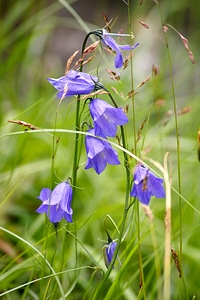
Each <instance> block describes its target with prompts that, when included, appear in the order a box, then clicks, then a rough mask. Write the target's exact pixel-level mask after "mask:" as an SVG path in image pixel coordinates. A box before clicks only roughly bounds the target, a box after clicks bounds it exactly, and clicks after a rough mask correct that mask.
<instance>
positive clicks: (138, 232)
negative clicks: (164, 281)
mask: <svg viewBox="0 0 200 300" xmlns="http://www.w3.org/2000/svg"><path fill="white" fill-rule="evenodd" d="M130 4H131V0H128V24H129V32H131V31H132V18H131V16H132V12H131V6H130ZM130 63H131V69H130V72H131V90H132V91H134V74H133V70H134V68H133V59H132V56H131V59H130ZM131 101H132V119H133V149H134V153H135V155H137V132H136V113H135V95H134V93H132V96H131ZM136 218H137V237H138V241H140V239H141V234H140V210H139V205H138V203H137V205H136ZM138 259H139V273H140V283H139V287H140V288H142V289H143V296H144V299H146V295H145V288H144V274H143V266H142V252H141V245H140V243H139V244H138Z"/></svg>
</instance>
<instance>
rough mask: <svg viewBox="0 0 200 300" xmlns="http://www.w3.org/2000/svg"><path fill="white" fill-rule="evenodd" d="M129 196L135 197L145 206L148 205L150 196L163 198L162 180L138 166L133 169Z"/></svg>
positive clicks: (143, 167)
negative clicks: (132, 182) (132, 180)
mask: <svg viewBox="0 0 200 300" xmlns="http://www.w3.org/2000/svg"><path fill="white" fill-rule="evenodd" d="M130 195H131V196H132V197H137V198H138V200H139V201H140V202H141V203H143V204H145V205H148V204H149V201H150V198H151V196H155V197H156V198H164V197H165V190H164V187H163V179H162V178H159V177H157V176H155V175H154V174H153V173H152V172H151V171H150V170H149V169H147V168H146V167H145V166H143V165H141V164H139V165H137V166H136V169H135V173H134V185H133V188H132V190H131V193H130Z"/></svg>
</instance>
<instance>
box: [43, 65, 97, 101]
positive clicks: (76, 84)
mask: <svg viewBox="0 0 200 300" xmlns="http://www.w3.org/2000/svg"><path fill="white" fill-rule="evenodd" d="M47 80H48V81H49V82H50V83H51V84H52V85H53V86H54V87H55V88H56V89H57V90H58V91H59V92H58V93H57V97H58V98H59V99H64V98H65V97H67V96H74V95H81V94H89V93H91V92H92V91H93V90H94V89H95V86H96V83H97V82H98V78H97V77H95V76H92V75H90V74H87V73H83V72H77V71H74V70H70V71H69V72H68V73H67V74H66V75H65V76H62V77H60V78H58V79H54V78H47Z"/></svg>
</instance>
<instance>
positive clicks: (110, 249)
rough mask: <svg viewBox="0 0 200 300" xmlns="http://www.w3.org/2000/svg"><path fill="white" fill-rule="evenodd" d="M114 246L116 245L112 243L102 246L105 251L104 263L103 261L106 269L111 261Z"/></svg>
mask: <svg viewBox="0 0 200 300" xmlns="http://www.w3.org/2000/svg"><path fill="white" fill-rule="evenodd" d="M116 246H117V243H116V242H114V241H111V242H110V243H108V244H107V245H105V246H104V249H105V253H104V261H105V265H106V267H107V268H108V267H109V264H110V263H111V261H112V258H113V255H114V252H115V248H116Z"/></svg>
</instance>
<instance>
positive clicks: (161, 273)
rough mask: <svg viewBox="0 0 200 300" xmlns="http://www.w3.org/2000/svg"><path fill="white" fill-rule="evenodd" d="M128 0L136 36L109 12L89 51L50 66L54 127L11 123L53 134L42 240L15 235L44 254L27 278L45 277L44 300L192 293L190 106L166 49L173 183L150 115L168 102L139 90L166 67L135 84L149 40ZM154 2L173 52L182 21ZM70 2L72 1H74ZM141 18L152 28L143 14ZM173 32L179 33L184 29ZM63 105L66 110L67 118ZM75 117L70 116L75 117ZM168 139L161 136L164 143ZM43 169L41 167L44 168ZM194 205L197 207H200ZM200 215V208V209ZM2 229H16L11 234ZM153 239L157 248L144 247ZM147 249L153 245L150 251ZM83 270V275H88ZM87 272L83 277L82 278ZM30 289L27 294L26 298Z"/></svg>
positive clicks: (40, 201) (38, 206) (39, 215)
mask: <svg viewBox="0 0 200 300" xmlns="http://www.w3.org/2000/svg"><path fill="white" fill-rule="evenodd" d="M59 2H60V3H62V1H59ZM64 3H65V1H64ZM123 3H124V5H127V6H128V16H129V18H128V20H129V30H128V31H129V32H128V33H122V30H121V25H120V26H119V27H120V28H119V32H111V28H110V23H109V22H108V20H107V19H106V17H105V16H104V20H105V23H106V25H105V28H99V29H96V30H91V31H89V30H88V32H87V34H86V36H85V39H84V40H83V42H81V43H80V48H81V49H82V51H81V53H79V51H78V50H77V51H76V52H74V53H73V54H71V56H70V57H69V58H68V60H67V63H66V65H63V71H62V73H61V74H60V75H59V76H58V78H54V77H56V75H55V74H54V71H52V70H51V71H50V73H51V74H48V75H47V76H46V77H47V80H46V88H47V89H48V84H49V83H50V85H52V87H53V88H54V89H55V90H53V88H52V87H50V88H49V89H50V91H51V92H52V97H53V98H54V100H55V102H54V103H55V105H57V110H56V112H55V116H54V119H53V118H52V120H51V119H50V118H49V120H48V121H49V122H50V124H52V128H50V129H45V128H39V127H37V124H36V125H33V124H31V123H29V122H25V121H21V120H9V122H10V123H14V124H18V125H21V126H23V127H25V128H26V129H27V130H26V131H25V132H26V133H27V134H29V133H32V134H46V133H47V134H48V138H49V137H50V138H52V140H53V142H52V149H51V151H52V156H51V165H49V161H48V172H46V170H45V181H46V182H45V185H43V184H42V183H41V186H40V187H34V193H35V191H36V190H37V192H36V193H35V194H34V195H33V197H32V199H33V200H32V201H33V203H34V205H35V210H34V211H33V214H34V218H35V219H37V220H38V221H37V222H34V226H35V225H37V226H36V228H41V227H42V228H43V230H42V231H41V232H40V240H39V242H38V243H35V244H34V245H33V244H31V243H29V242H27V241H25V239H24V240H23V239H21V238H20V236H17V235H14V234H11V235H12V236H13V238H14V237H16V236H17V238H18V239H19V240H20V241H22V242H23V243H24V244H25V245H26V247H27V246H28V247H27V248H28V250H27V251H26V250H25V252H24V253H23V255H26V254H27V252H28V251H29V252H31V251H32V252H36V254H37V255H36V257H34V258H33V262H34V263H33V265H34V264H36V263H37V266H38V267H37V268H38V269H39V267H41V270H42V271H41V274H40V278H37V276H36V274H35V273H34V272H33V274H32V275H30V274H29V275H30V276H31V279H30V281H29V282H28V283H27V285H29V284H30V285H31V284H35V283H36V282H37V280H39V281H41V284H40V289H38V290H37V293H38V294H40V296H38V299H39V298H41V299H44V298H45V299H46V298H47V299H66V298H67V297H68V296H72V298H74V299H75V298H77V299H91V300H97V299H98V300H99V299H106V300H110V299H114V298H115V297H117V298H119V299H128V298H129V297H130V298H131V299H136V298H137V299H145V300H146V299H165V300H170V297H171V295H173V296H174V295H175V297H177V298H182V297H181V296H182V294H184V296H185V295H186V297H185V298H183V299H189V298H187V296H188V295H187V289H186V285H185V281H183V280H184V279H183V278H184V272H183V271H184V270H183V269H184V267H183V261H182V254H183V248H182V245H183V239H182V200H183V199H185V198H184V197H183V195H182V191H181V170H180V157H181V156H180V143H179V136H180V134H179V126H178V121H177V116H179V115H181V114H182V113H180V112H178V111H177V107H176V98H175V93H174V82H173V70H172V68H171V61H170V53H169V52H168V57H169V66H170V78H171V88H172V94H173V97H172V98H173V112H172V113H171V114H170V113H169V112H168V114H166V115H165V118H164V121H163V120H162V122H163V124H164V125H163V127H164V126H165V125H166V124H167V122H168V121H169V118H172V116H173V117H174V123H175V132H176V134H175V136H176V139H175V141H176V151H177V157H176V159H174V161H176V160H177V161H178V172H177V178H178V188H174V187H173V186H172V182H173V180H172V179H173V176H172V173H173V172H172V170H173V167H172V165H171V162H172V161H173V160H172V159H171V154H169V153H168V152H167V153H164V152H163V151H160V152H159V153H161V154H160V157H159V158H158V155H157V150H158V147H159V146H158V145H157V143H153V141H154V135H157V132H156V130H157V127H156V126H155V128H156V129H155V128H154V127H153V130H152V131H153V133H152V131H149V132H148V128H150V126H151V125H150V124H151V121H152V120H151V117H152V115H153V117H154V116H155V115H154V114H153V113H154V107H155V106H156V105H157V106H159V107H162V103H163V102H162V101H163V100H162V99H159V103H158V101H157V102H155V103H153V104H151V107H150V106H149V104H148V105H147V104H146V99H144V100H143V101H144V102H143V103H141V102H139V101H138V102H137V101H136V100H137V97H136V95H137V94H139V93H140V92H141V89H140V88H141V87H143V86H144V85H145V84H146V83H147V82H148V81H149V80H150V79H152V81H153V80H154V81H153V83H152V85H153V86H154V84H155V86H156V83H155V82H156V79H157V78H156V77H157V76H158V73H159V72H158V68H157V67H156V66H155V65H153V67H152V75H150V76H148V77H146V79H143V80H142V81H141V82H140V83H139V84H138V85H137V86H136V84H135V81H134V79H135V77H136V81H137V80H138V78H139V77H140V75H141V74H139V76H138V77H137V70H138V69H140V66H139V65H138V66H137V67H136V68H135V69H134V64H133V62H134V58H135V57H136V58H139V60H140V59H141V56H142V54H141V53H143V54H144V51H145V50H144V48H145V43H144V41H143V42H141V41H140V39H139V37H138V35H137V31H136V32H134V35H133V33H132V30H133V28H132V25H131V22H130V20H131V9H130V5H129V1H123ZM142 3H143V1H140V4H142ZM155 3H156V5H157V6H158V8H159V10H160V17H161V21H162V24H163V36H162V37H160V40H161V41H162V42H163V41H164V42H165V44H166V48H167V51H169V48H168V40H167V34H166V33H167V30H168V29H169V28H171V29H174V28H173V26H170V25H169V24H164V19H163V16H162V11H161V8H160V5H159V1H158V2H157V1H155ZM67 5H68V4H67V3H65V6H66V7H68V6H67ZM70 11H71V10H70ZM79 21H80V20H79ZM117 23H118V22H116V24H117ZM139 24H140V25H142V26H143V27H144V28H145V29H147V30H149V29H150V27H149V26H148V25H147V24H146V23H144V22H142V21H139ZM111 25H112V22H111ZM175 32H176V33H177V31H176V30H175ZM178 36H179V37H180V38H181V39H182V41H183V44H184V47H185V49H186V51H187V53H188V55H189V58H190V59H191V61H192V62H194V57H193V54H192V52H191V50H190V48H189V44H188V41H187V39H185V38H184V37H183V36H182V35H181V34H180V33H178ZM140 38H141V36H140ZM133 41H134V42H133ZM69 43H70V40H69ZM104 50H105V51H104ZM103 56H104V57H105V56H106V59H107V58H108V57H109V59H107V61H108V62H107V64H106V63H105V64H104V63H102V61H103V60H102V57H103ZM99 62H101V63H99ZM108 67H109V68H110V69H108ZM125 69H126V70H125ZM133 70H134V72H133ZM105 72H106V74H109V75H112V77H111V78H109V79H108V78H107V77H106V76H107V75H106V76H104V74H105ZM52 73H53V74H52ZM127 74H128V76H127ZM135 74H136V75H135ZM48 76H50V77H48ZM51 76H52V77H51ZM110 79H111V80H110ZM44 80H45V79H44ZM50 85H49V86H50ZM155 90H156V88H155V89H154V92H155V93H157V91H155ZM54 91H55V92H56V93H57V95H56V96H55V93H54ZM156 97H157V96H156ZM56 100H57V102H56ZM140 106H141V108H142V110H143V111H144V115H145V117H144V118H141V114H140V112H139V111H140ZM63 107H64V108H63ZM138 107H139V109H138ZM62 108H63V111H64V113H66V115H65V116H64V117H62V118H61V117H60V116H61V114H60V112H61V111H62ZM137 109H138V110H137ZM47 111H48V109H47ZM63 111H62V112H63ZM152 112H153V113H152ZM184 113H185V112H184ZM59 114H60V115H59ZM156 117H159V115H158V116H157V115H156ZM60 119H62V124H64V126H65V124H67V125H66V126H67V128H65V127H64V128H60V123H59V122H60ZM68 119H70V122H67V121H68ZM152 119H153V118H152ZM71 120H72V121H73V125H72V124H71ZM153 121H154V120H153ZM153 121H152V122H153ZM68 126H69V127H68ZM148 126H149V127H148ZM61 137H62V141H63V140H64V139H67V138H68V137H70V142H67V147H64V146H63V144H62V145H61V146H60V144H61V143H60V140H61ZM71 139H73V142H72V141H71ZM149 140H151V142H149ZM160 140H161V137H160V136H159V142H160ZM173 141H174V140H173ZM161 142H162V141H161ZM49 144H50V143H49ZM155 144H156V145H155ZM59 147H60V148H59ZM41 155H43V153H42V151H41ZM173 158H174V157H173ZM66 160H67V162H66ZM39 167H41V169H42V168H43V166H42V165H41V166H39ZM92 169H93V170H92ZM42 170H43V169H42ZM46 173H48V174H46ZM63 173H64V174H63ZM66 178H67V180H66ZM43 180H44V178H43ZM102 182H103V183H104V184H102ZM172 191H173V193H174V194H176V195H175V196H177V197H178V200H179V221H180V232H179V249H178V250H176V249H174V248H172V246H171V245H172V242H173V239H176V237H177V235H178V234H177V233H175V234H174V236H172V228H171V219H172V212H171V211H172V206H173V205H174V203H173V201H172ZM37 195H38V196H37ZM174 198H175V197H174ZM97 199H98V200H97ZM99 199H100V200H99ZM151 199H152V200H151ZM91 203H92V204H91ZM188 205H190V204H188ZM164 206H165V207H166V208H165V209H164ZM190 207H191V208H192V209H193V210H194V211H195V209H196V208H195V207H193V206H192V205H190ZM197 211H198V210H197ZM198 213H199V214H200V212H199V211H198ZM96 214H97V216H96ZM156 214H162V219H163V220H162V221H163V226H162V228H161V226H159V232H158V225H157V222H154V215H156ZM108 216H109V220H110V221H111V224H107V225H108V226H106V230H105V231H106V235H107V238H108V239H107V242H105V232H104V230H102V228H101V227H102V223H103V220H104V219H105V218H108ZM34 226H33V229H32V232H33V233H32V235H33V236H34V228H35V227H34ZM107 227H109V230H108V229H107ZM110 227H111V228H110ZM4 231H5V232H6V233H7V234H10V232H9V231H6V230H4ZM108 231H109V232H110V231H112V236H113V237H114V238H115V239H112V238H111V236H110V235H109V234H108ZM160 232H162V233H160ZM157 233H159V234H157ZM163 237H164V238H163ZM150 238H151V244H150V247H146V245H147V243H149V239H150ZM175 245H176V246H177V243H175ZM39 247H40V248H39ZM145 248H148V255H146V253H147V251H146V249H145ZM177 248H178V247H177ZM30 249H31V251H30ZM101 249H103V254H102V251H101ZM144 251H146V252H144ZM144 253H145V254H144ZM171 254H172V255H171ZM9 255H13V254H12V253H11V254H9ZM22 258H24V257H22ZM171 258H172V259H173V260H174V265H173V266H174V267H175V268H176V269H177V271H178V272H177V275H178V277H179V278H180V280H181V284H180V291H178V292H177V291H175V292H174V291H173V290H172V288H173V286H176V284H172V285H171V281H172V278H171V277H170V274H171V273H170V272H171V270H172V262H171ZM20 259H21V257H20V256H19V259H18V257H17V258H16V261H17V263H19V264H20V263H21V261H20ZM119 261H120V263H118V262H119ZM31 263H32V262H29V264H31ZM25 266H26V264H25ZM149 270H151V271H150V272H149ZM5 272H7V269H6V268H5ZM81 272H84V276H82V274H81ZM147 273H151V274H150V275H149V274H147ZM133 274H134V275H133ZM96 275H97V276H96ZM130 275H131V276H130ZM89 276H91V279H90V280H88V278H89ZM148 276H149V277H148ZM83 277H84V278H85V279H84V280H85V281H84V282H81V280H82V278H83ZM149 278H151V280H149ZM152 278H153V280H152ZM154 279H155V280H154ZM2 280H4V278H3V276H2ZM0 281H1V275H0ZM154 281H155V283H154ZM46 282H47V284H46ZM51 282H54V283H56V285H55V284H51ZM149 282H151V284H149ZM43 283H44V284H43ZM25 285H26V284H25ZM79 285H80V286H79ZM2 286H3V292H2V293H1V291H0V296H4V295H5V294H6V293H9V290H8V288H9V289H10V291H11V292H12V290H11V288H12V286H13V284H11V285H9V286H7V283H6V282H5V283H4V282H3V285H2ZM23 287H24V286H23V285H20V284H19V287H17V288H16V289H19V288H20V290H22V288H23ZM7 290H8V291H7ZM27 290H28V289H27ZM27 290H26V291H25V292H24V294H23V298H26V293H28V292H27ZM31 293H32V294H33V295H34V296H35V297H36V298H37V293H36V292H34V293H33V292H31V290H30V294H31ZM72 294H73V295H72ZM177 295H178V296H177ZM127 297H128V298H127ZM16 298H17V297H16Z"/></svg>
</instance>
